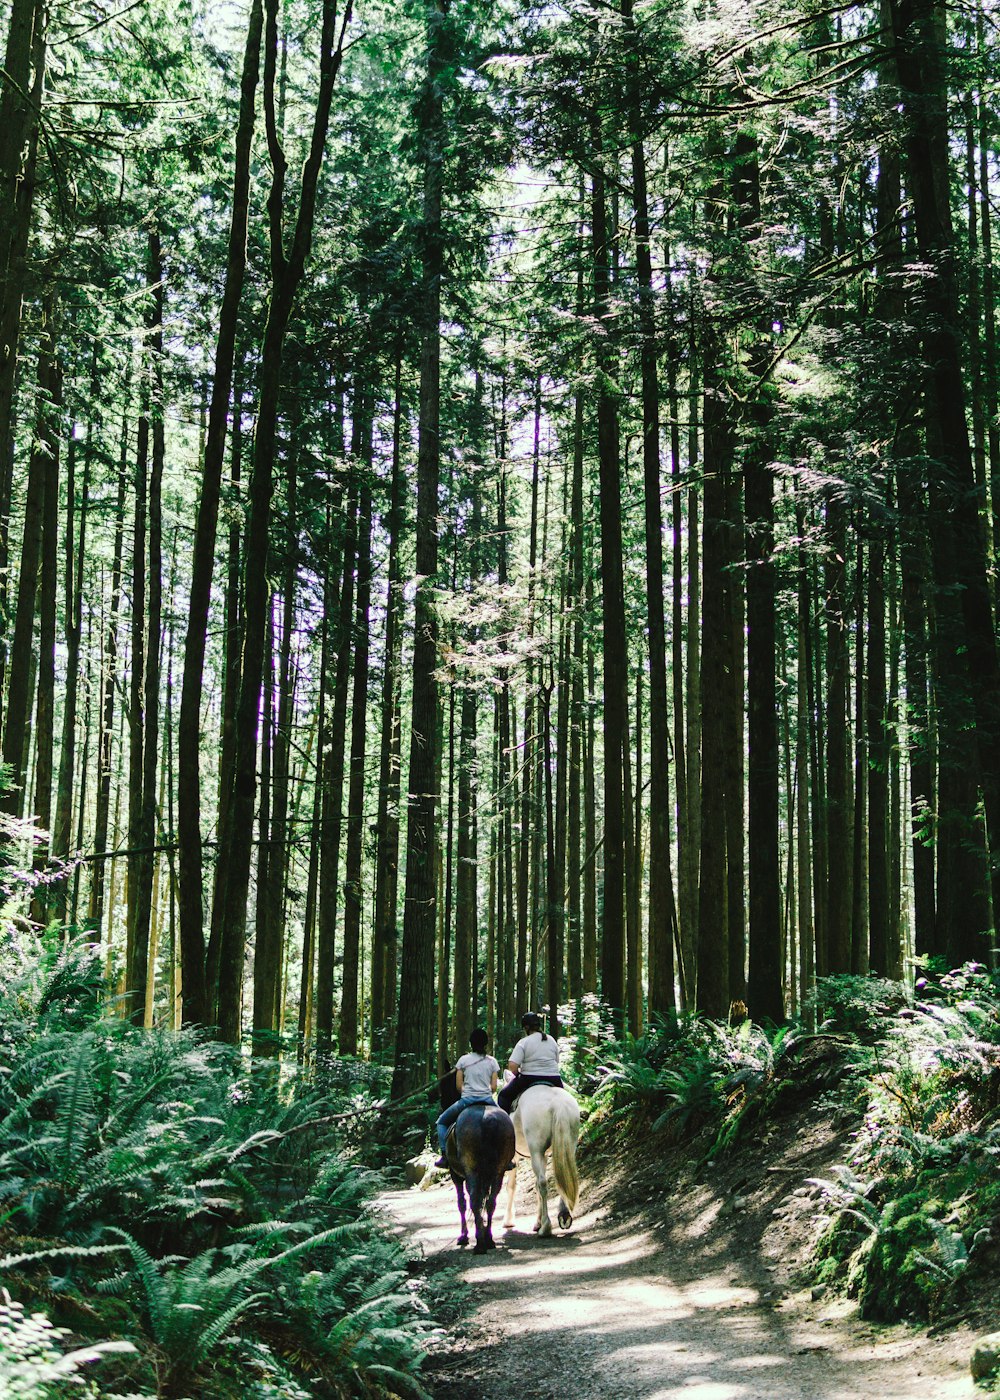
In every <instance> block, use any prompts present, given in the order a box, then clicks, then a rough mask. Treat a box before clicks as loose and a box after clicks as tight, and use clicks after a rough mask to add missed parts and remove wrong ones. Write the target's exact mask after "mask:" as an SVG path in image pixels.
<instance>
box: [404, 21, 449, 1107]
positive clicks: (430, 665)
mask: <svg viewBox="0 0 1000 1400" xmlns="http://www.w3.org/2000/svg"><path fill="white" fill-rule="evenodd" d="M424 14H425V22H426V37H427V75H426V82H425V84H424V91H423V100H422V102H421V104H420V120H419V130H418V133H417V140H418V143H419V148H420V151H421V157H422V164H423V181H424V202H423V220H422V229H421V241H422V249H421V251H422V288H421V333H422V345H421V353H420V411H419V423H418V447H417V516H416V572H417V576H418V579H419V583H418V585H417V592H416V609H415V617H414V639H413V692H412V705H411V725H410V769H409V792H408V797H407V831H406V885H405V893H404V898H403V947H402V959H401V962H402V983H403V986H405V987H406V989H407V995H406V999H405V1001H403V1002H401V1004H400V1015H399V1026H398V1031H397V1036H396V1063H395V1070H394V1073H393V1081H392V1093H393V1097H396V1098H398V1097H400V1096H402V1095H404V1094H407V1093H410V1092H411V1091H412V1090H413V1089H415V1088H416V1087H417V1085H419V1084H420V1083H422V1082H423V1080H424V1078H425V1076H426V1074H427V1070H428V1066H429V1062H430V1055H431V1044H432V1036H433V1033H434V1020H433V1000H434V934H435V923H436V918H437V902H436V891H435V871H436V867H437V829H436V809H437V731H438V722H437V721H438V690H437V679H436V674H435V673H436V668H437V664H438V658H437V635H438V622H437V614H436V609H435V603H434V596H433V591H434V588H435V587H436V582H437V566H438V525H437V514H438V499H437V497H438V481H439V477H440V460H441V439H440V397H441V278H442V275H443V272H444V238H443V229H442V221H441V213H442V196H443V178H444V147H445V136H446V131H445V121H444V84H445V81H446V59H445V43H444V40H445V25H446V23H447V19H446V16H447V6H446V4H445V3H444V0H427V4H426V5H425V11H424Z"/></svg>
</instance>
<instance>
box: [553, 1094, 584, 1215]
mask: <svg viewBox="0 0 1000 1400" xmlns="http://www.w3.org/2000/svg"><path fill="white" fill-rule="evenodd" d="M579 1121H580V1110H579V1109H578V1108H577V1105H576V1103H575V1102H574V1101H573V1100H572V1099H570V1098H569V1096H568V1095H567V1098H566V1099H564V1100H562V1101H561V1102H559V1103H557V1104H556V1105H555V1106H554V1110H553V1113H552V1170H553V1172H554V1173H555V1178H556V1186H557V1187H558V1188H559V1194H560V1196H562V1198H563V1200H564V1201H565V1202H566V1204H567V1206H568V1207H569V1211H570V1214H571V1215H572V1214H573V1212H574V1211H575V1210H576V1204H577V1201H578V1200H579V1196H580V1175H579V1173H578V1171H577V1169H576V1139H577V1134H578V1132H579Z"/></svg>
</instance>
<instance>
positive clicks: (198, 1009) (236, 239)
mask: <svg viewBox="0 0 1000 1400" xmlns="http://www.w3.org/2000/svg"><path fill="white" fill-rule="evenodd" d="M263 24H264V12H263V6H262V3H261V0H251V6H250V16H249V20H248V24H247V39H246V46H245V49H244V54H243V73H242V78H241V81H240V106H239V116H238V118H237V124H236V139H235V150H234V165H233V208H232V214H231V216H230V225H229V242H228V248H227V256H226V274H225V283H224V286H223V294H222V305H221V307H220V309H219V333H218V337H217V339H216V345H215V366H214V375H213V379H212V399H211V406H210V408H209V419H208V435H207V439H206V443H205V454H204V462H203V465H202V483H201V495H200V497H199V501H198V515H197V520H196V524H195V540H194V549H193V553H192V561H191V586H190V593H189V602H188V624H187V632H186V635H185V642H184V670H183V675H182V680H181V704H180V715H179V718H178V728H177V862H178V864H177V874H178V895H179V908H178V918H179V925H180V939H181V989H182V991H181V995H182V998H183V1006H184V1020H185V1021H189V1022H205V1021H207V1020H208V1019H209V1018H210V1016H211V1015H212V1006H211V1003H212V1002H213V1001H214V992H215V987H214V985H213V984H212V982H210V981H209V976H208V973H207V970H206V963H205V959H206V940H205V932H204V889H203V873H202V838H201V780H200V761H201V695H202V683H203V673H204V669H205V642H206V637H207V634H208V614H209V606H210V602H211V594H212V575H213V573H214V570H215V541H216V532H217V529H218V520H219V500H220V497H221V487H222V468H223V463H224V461H225V454H226V426H227V418H228V415H229V400H230V395H231V393H232V387H233V365H234V362H235V356H236V328H237V321H238V317H239V306H240V297H241V294H242V290H243V279H244V274H245V271H246V259H247V230H248V228H249V219H250V155H251V149H252V145H253V133H254V125H255V119H256V94H257V82H258V77H259V73H260V47H261V36H262V33H263ZM235 411H236V413H237V414H238V413H240V411H241V405H240V396H239V395H237V399H236V410H235ZM212 971H213V972H215V969H212ZM213 982H214V979H213Z"/></svg>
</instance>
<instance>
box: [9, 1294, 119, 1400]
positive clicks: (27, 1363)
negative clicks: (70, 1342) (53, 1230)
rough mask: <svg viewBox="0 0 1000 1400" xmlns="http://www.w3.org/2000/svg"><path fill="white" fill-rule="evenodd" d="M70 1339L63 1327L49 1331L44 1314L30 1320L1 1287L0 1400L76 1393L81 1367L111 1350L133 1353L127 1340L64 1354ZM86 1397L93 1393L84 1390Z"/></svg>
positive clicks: (46, 1398) (34, 1399)
mask: <svg viewBox="0 0 1000 1400" xmlns="http://www.w3.org/2000/svg"><path fill="white" fill-rule="evenodd" d="M69 1335H70V1334H69V1332H68V1331H67V1329H66V1328H64V1327H53V1325H52V1323H51V1322H50V1321H49V1319H48V1318H47V1317H46V1316H45V1315H44V1313H32V1314H31V1315H30V1316H29V1315H28V1314H27V1313H26V1312H25V1310H24V1306H23V1305H22V1304H21V1303H19V1302H16V1301H15V1300H14V1299H13V1298H11V1296H10V1294H9V1293H8V1292H7V1290H6V1289H0V1400H55V1397H58V1396H63V1395H69V1394H76V1395H79V1394H80V1393H81V1391H80V1387H81V1385H82V1379H81V1372H82V1371H83V1370H84V1368H85V1367H90V1366H91V1365H93V1363H95V1362H97V1361H100V1360H101V1358H102V1357H105V1356H108V1355H111V1354H113V1353H115V1352H118V1353H122V1352H131V1351H133V1350H134V1348H133V1347H132V1346H131V1345H130V1344H129V1343H128V1342H98V1343H96V1344H94V1345H91V1346H86V1347H77V1348H74V1349H73V1350H71V1351H65V1350H64V1349H63V1344H64V1341H65V1339H66V1338H67V1337H69ZM86 1393H87V1394H90V1395H93V1394H94V1393H95V1392H94V1391H93V1390H92V1389H91V1388H90V1387H89V1386H88V1387H87V1391H86ZM134 1400H141V1397H134Z"/></svg>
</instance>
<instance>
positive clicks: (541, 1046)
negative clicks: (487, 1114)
mask: <svg viewBox="0 0 1000 1400" xmlns="http://www.w3.org/2000/svg"><path fill="white" fill-rule="evenodd" d="M521 1025H522V1027H523V1029H524V1035H523V1036H522V1037H521V1039H520V1040H519V1041H518V1042H517V1044H516V1045H515V1046H514V1048H513V1050H512V1051H511V1052H510V1060H509V1062H508V1064H507V1068H508V1069H509V1070H510V1071H511V1073H512V1074H513V1075H514V1078H513V1079H512V1080H511V1081H510V1083H509V1084H505V1085H504V1086H503V1088H502V1089H501V1090H500V1093H499V1094H498V1096H497V1103H498V1104H499V1105H500V1107H501V1108H503V1109H506V1111H507V1112H508V1113H513V1111H514V1105H515V1103H516V1102H517V1100H518V1099H519V1098H520V1096H521V1095H522V1094H523V1093H524V1091H525V1089H530V1088H531V1086H532V1085H533V1084H553V1085H554V1086H555V1087H556V1088H557V1089H561V1088H562V1087H563V1082H562V1079H561V1077H560V1075H559V1045H558V1042H557V1041H556V1040H555V1038H554V1037H553V1036H551V1035H546V1034H545V1030H544V1028H543V1024H542V1018H541V1016H539V1014H538V1012H537V1011H526V1012H525V1013H524V1015H523V1016H522V1017H521Z"/></svg>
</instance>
